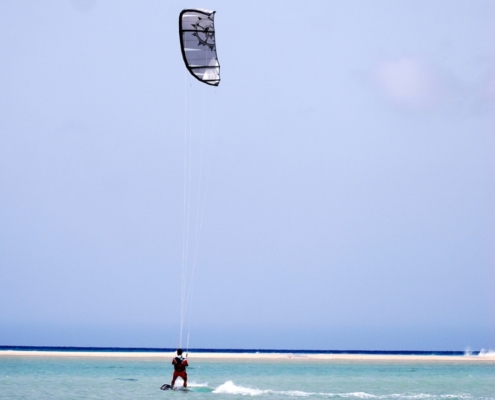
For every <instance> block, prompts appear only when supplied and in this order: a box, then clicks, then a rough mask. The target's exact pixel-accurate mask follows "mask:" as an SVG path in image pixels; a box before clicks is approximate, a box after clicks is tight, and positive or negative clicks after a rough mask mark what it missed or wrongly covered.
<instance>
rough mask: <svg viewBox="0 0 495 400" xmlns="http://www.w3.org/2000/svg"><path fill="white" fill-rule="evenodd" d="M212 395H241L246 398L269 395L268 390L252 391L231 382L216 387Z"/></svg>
mask: <svg viewBox="0 0 495 400" xmlns="http://www.w3.org/2000/svg"><path fill="white" fill-rule="evenodd" d="M213 393H223V394H241V395H245V396H246V395H247V396H259V395H261V394H265V393H269V391H268V390H261V389H252V388H248V387H245V386H237V385H236V384H235V383H234V382H232V381H227V382H225V383H224V384H222V385H220V386H219V387H217V388H216V389H215V390H214V391H213Z"/></svg>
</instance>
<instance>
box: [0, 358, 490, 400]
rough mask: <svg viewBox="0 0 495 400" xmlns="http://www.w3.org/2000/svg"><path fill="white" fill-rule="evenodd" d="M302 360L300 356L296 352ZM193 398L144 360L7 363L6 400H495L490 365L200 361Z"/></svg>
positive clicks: (160, 366) (0, 368) (164, 367)
mask: <svg viewBox="0 0 495 400" xmlns="http://www.w3.org/2000/svg"><path fill="white" fill-rule="evenodd" d="M293 353H296V352H293ZM190 364H191V367H190V368H189V369H188V375H189V381H190V382H189V384H190V385H189V386H190V389H191V391H190V392H187V393H186V392H180V391H162V390H160V386H161V385H162V384H164V383H170V379H171V375H172V366H171V365H170V362H168V361H167V362H164V361H163V360H156V359H152V358H149V359H142V358H86V357H50V356H36V357H32V356H2V357H0V398H1V399H40V400H43V399H179V398H180V399H183V398H184V397H183V396H187V398H188V399H190V400H192V399H211V400H222V399H225V400H230V399H245V398H246V397H256V398H258V399H265V398H266V399H273V400H277V399H296V398H306V397H307V398H311V399H398V400H400V399H463V400H464V399H465V400H468V399H469V400H471V399H472V400H481V399H483V400H495V364H494V363H487V362H482V361H480V362H469V363H467V362H453V361H451V362H424V361H387V362H382V361H367V362H363V361H329V360H325V361H314V360H308V359H305V358H304V357H303V356H300V357H297V356H295V357H293V358H290V359H289V358H288V359H287V360H283V361H278V360H277V361H273V360H265V361H261V360H251V359H245V360H237V361H232V360H216V361H212V360H202V359H198V360H196V361H195V360H194V359H193V357H190Z"/></svg>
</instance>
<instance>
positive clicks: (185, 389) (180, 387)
mask: <svg viewBox="0 0 495 400" xmlns="http://www.w3.org/2000/svg"><path fill="white" fill-rule="evenodd" d="M160 389H161V390H177V391H179V392H190V390H189V389H188V388H185V387H182V386H176V387H174V388H173V387H172V386H170V385H169V384H168V383H165V384H164V385H162V386H161V388H160Z"/></svg>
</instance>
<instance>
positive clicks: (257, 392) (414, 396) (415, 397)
mask: <svg viewBox="0 0 495 400" xmlns="http://www.w3.org/2000/svg"><path fill="white" fill-rule="evenodd" d="M213 393H218V394H220V393H221V394H234V395H241V396H261V395H266V394H268V395H270V394H272V395H284V396H287V397H309V396H311V397H326V398H354V399H355V398H357V399H377V400H386V399H410V400H419V399H465V400H468V399H472V398H473V397H472V396H471V395H469V394H464V393H459V394H443V395H434V394H429V393H391V394H384V395H374V394H371V393H366V392H349V393H318V392H304V391H300V390H287V391H283V390H271V389H264V390H262V389H256V388H250V387H246V386H240V385H236V384H235V383H234V382H232V381H227V382H225V383H224V384H222V385H220V386H218V387H217V388H216V389H215V390H213Z"/></svg>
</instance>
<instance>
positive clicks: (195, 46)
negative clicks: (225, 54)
mask: <svg viewBox="0 0 495 400" xmlns="http://www.w3.org/2000/svg"><path fill="white" fill-rule="evenodd" d="M214 17H215V11H209V10H203V9H195V10H182V12H181V13H180V16H179V34H180V48H181V51H182V58H183V59H184V63H185V64H186V67H187V69H188V70H189V72H190V73H191V74H192V75H193V76H194V77H195V78H196V79H198V80H200V81H201V82H203V83H206V84H207V85H212V86H218V84H219V83H220V64H219V63H218V58H217V47H216V44H215V25H214V22H213V19H214Z"/></svg>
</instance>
